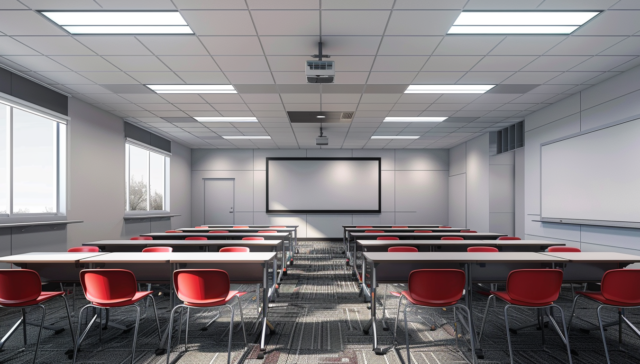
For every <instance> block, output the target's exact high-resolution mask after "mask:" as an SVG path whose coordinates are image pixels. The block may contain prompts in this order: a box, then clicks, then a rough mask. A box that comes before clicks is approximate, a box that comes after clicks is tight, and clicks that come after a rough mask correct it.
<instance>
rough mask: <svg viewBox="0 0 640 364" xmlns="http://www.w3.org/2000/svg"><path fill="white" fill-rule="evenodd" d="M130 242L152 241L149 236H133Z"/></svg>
mask: <svg viewBox="0 0 640 364" xmlns="http://www.w3.org/2000/svg"><path fill="white" fill-rule="evenodd" d="M130 240H153V238H152V237H150V236H134V237H133V238H131V239H130Z"/></svg>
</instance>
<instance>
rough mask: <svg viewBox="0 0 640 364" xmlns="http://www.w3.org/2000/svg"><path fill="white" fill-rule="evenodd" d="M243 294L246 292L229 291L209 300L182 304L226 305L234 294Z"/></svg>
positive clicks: (240, 295)
mask: <svg viewBox="0 0 640 364" xmlns="http://www.w3.org/2000/svg"><path fill="white" fill-rule="evenodd" d="M245 294H247V292H239V291H229V294H228V295H227V297H225V298H214V299H210V300H204V301H201V302H185V303H184V304H185V306H191V307H216V306H222V305H226V304H227V303H228V302H229V301H231V299H232V298H233V296H235V295H238V297H242V296H244V295H245Z"/></svg>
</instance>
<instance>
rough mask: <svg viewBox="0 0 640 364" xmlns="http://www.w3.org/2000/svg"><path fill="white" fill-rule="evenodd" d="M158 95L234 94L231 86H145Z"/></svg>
mask: <svg viewBox="0 0 640 364" xmlns="http://www.w3.org/2000/svg"><path fill="white" fill-rule="evenodd" d="M146 86H147V87H148V88H150V89H152V90H153V91H155V92H156V93H159V94H235V93H238V92H237V91H236V89H235V88H234V87H233V86H231V85H146Z"/></svg>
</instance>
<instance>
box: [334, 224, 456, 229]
mask: <svg viewBox="0 0 640 364" xmlns="http://www.w3.org/2000/svg"><path fill="white" fill-rule="evenodd" d="M358 226H371V227H370V228H367V229H378V228H393V227H394V226H407V227H408V228H409V229H413V228H421V229H422V228H439V227H440V226H443V225H439V224H427V225H414V224H411V225H409V224H407V225H403V224H396V225H367V224H362V225H342V227H343V228H344V229H348V228H357V227H358Z"/></svg>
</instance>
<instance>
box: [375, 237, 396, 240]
mask: <svg viewBox="0 0 640 364" xmlns="http://www.w3.org/2000/svg"><path fill="white" fill-rule="evenodd" d="M377 240H400V238H396V237H395V236H379V237H378V239H377Z"/></svg>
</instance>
